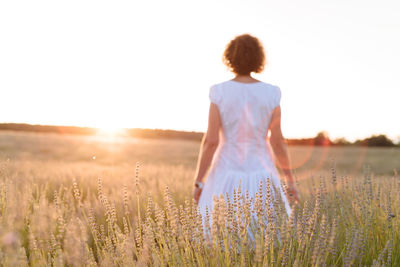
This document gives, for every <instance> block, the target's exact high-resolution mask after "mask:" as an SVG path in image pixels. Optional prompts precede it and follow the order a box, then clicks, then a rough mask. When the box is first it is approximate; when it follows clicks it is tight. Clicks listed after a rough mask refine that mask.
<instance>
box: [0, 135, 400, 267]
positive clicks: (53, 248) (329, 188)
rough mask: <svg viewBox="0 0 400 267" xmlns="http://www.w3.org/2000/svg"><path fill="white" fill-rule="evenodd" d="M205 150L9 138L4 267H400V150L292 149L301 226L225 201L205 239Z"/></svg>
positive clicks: (4, 162)
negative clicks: (201, 182)
mask: <svg viewBox="0 0 400 267" xmlns="http://www.w3.org/2000/svg"><path fill="white" fill-rule="evenodd" d="M199 145H200V143H199V142H194V141H179V140H151V139H132V138H131V139H124V138H115V137H112V136H102V137H101V136H73V135H57V134H33V133H20V132H19V133H17V132H0V262H1V264H2V265H6V266H17V265H19V266H25V265H31V266H38V265H54V266H64V265H71V266H82V265H91V266H97V265H100V266H113V265H114V266H122V265H139V266H141V265H142V266H147V265H155V266H158V265H165V266H174V265H182V266H185V265H186V266H209V265H218V266H219V265H226V266H230V265H241V266H250V265H260V266H261V265H263V266H264V265H267V264H268V265H270V266H286V265H297V266H310V265H313V266H314V265H316V266H319V265H324V264H326V265H327V266H331V265H339V266H340V265H344V266H352V265H353V266H358V265H361V266H364V265H367V266H370V265H376V266H380V265H382V266H399V265H400V230H399V228H400V225H399V212H400V197H399V195H400V194H399V192H400V178H399V176H398V175H397V171H396V170H399V169H400V149H399V148H366V147H300V146H299V147H290V148H289V150H290V155H291V159H292V163H293V166H294V167H295V175H296V181H297V184H298V189H299V193H300V199H301V202H300V204H299V205H298V206H297V207H296V208H295V209H294V213H293V216H291V217H290V218H289V219H288V218H285V214H284V213H282V212H281V213H279V212H278V214H277V217H276V218H275V219H276V223H274V224H272V223H271V224H268V225H265V224H263V225H258V226H257V225H252V224H250V221H249V218H248V216H247V215H246V214H248V213H247V212H248V210H249V208H248V207H249V206H248V202H246V201H248V200H246V199H245V198H244V199H242V198H239V197H238V202H240V203H241V202H244V203H242V205H241V204H237V203H235V205H229V204H231V203H225V202H224V201H223V199H221V200H220V201H219V202H218V203H219V204H218V207H219V208H217V209H216V211H215V213H213V214H212V215H211V214H210V216H215V218H216V220H215V221H217V223H216V224H215V225H212V226H210V233H211V235H210V238H209V239H203V238H202V235H201V231H202V230H201V229H202V228H201V223H199V214H198V213H197V211H196V208H195V205H194V204H193V203H192V201H191V198H192V188H193V176H194V171H195V166H196V160H197V156H198V152H199ZM270 201H273V200H270ZM255 202H256V203H257V201H255ZM256 203H255V204H256ZM273 203H274V204H273V205H274V206H275V207H276V209H277V210H278V211H279V210H280V209H281V208H282V203H281V202H280V201H279V198H278V199H276V200H274V201H273ZM225 204H228V205H226V206H225ZM239 214H245V216H244V217H243V218H242V217H241V216H239ZM258 214H259V216H263V217H264V218H267V217H268V218H269V219H274V218H273V217H271V216H273V215H271V213H270V211H269V210H259V211H258ZM213 218H214V217H213ZM287 219H288V220H287ZM213 221H214V220H213ZM260 221H262V220H260ZM229 223H230V224H229ZM227 224H229V227H227V226H226V225H227ZM248 227H253V228H252V229H255V230H254V231H256V233H257V239H256V240H257V242H256V244H255V248H253V247H252V245H251V244H249V243H248V240H247V239H246V238H245V236H246V235H245V232H246V230H247V228H248ZM278 232H280V235H281V237H282V238H281V240H280V241H279V240H278V238H277V234H278Z"/></svg>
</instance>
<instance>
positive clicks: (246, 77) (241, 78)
mask: <svg viewBox="0 0 400 267" xmlns="http://www.w3.org/2000/svg"><path fill="white" fill-rule="evenodd" d="M232 80H233V81H237V82H243V83H251V82H259V80H256V79H254V78H253V77H251V75H250V74H248V75H236V76H235V78H233V79H232Z"/></svg>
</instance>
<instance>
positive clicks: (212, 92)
mask: <svg viewBox="0 0 400 267" xmlns="http://www.w3.org/2000/svg"><path fill="white" fill-rule="evenodd" d="M208 97H209V98H210V101H211V102H212V103H214V104H217V105H218V103H219V95H218V93H217V90H216V88H215V86H214V85H212V86H211V87H210V92H209V94H208Z"/></svg>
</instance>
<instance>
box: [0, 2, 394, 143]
mask: <svg viewBox="0 0 400 267" xmlns="http://www.w3.org/2000/svg"><path fill="white" fill-rule="evenodd" d="M399 14H400V3H399V1H395V0H393V1H388V0H379V1H368V0H360V1H359V0H357V1H356V0H346V1H345V0H335V1H333V0H331V1H323V0H303V1H298V0H279V1H265V0H264V1H255V0H243V1H238V0H228V1H222V0H218V1H217V0H202V1H190V0H183V1H176V0H168V1H165V0H158V1H135V0H131V1H99V0H95V1H87V0H78V1H75V0H68V1H55V0H50V1H18V0H12V1H1V2H0V93H1V94H0V97H1V102H0V122H26V123H34V124H54V125H78V126H94V127H105V128H110V127H124V128H163V129H178V130H195V131H205V130H206V127H207V112H208V105H209V99H208V90H209V87H210V86H211V85H212V84H214V83H218V82H222V81H225V80H228V79H231V78H233V75H232V74H231V73H229V72H228V71H227V70H226V68H225V66H223V64H222V61H221V56H222V53H223V50H224V48H225V45H226V44H227V42H228V41H229V40H230V39H232V38H233V37H234V36H235V35H239V34H242V33H250V34H253V35H254V36H256V37H258V38H259V39H260V40H261V41H262V42H263V44H264V47H265V50H266V54H267V61H268V65H267V67H266V69H265V71H264V72H263V73H262V74H259V75H255V76H254V77H255V78H257V79H261V80H263V81H265V82H268V83H272V84H274V85H278V86H279V87H280V88H281V91H282V101H281V107H282V129H283V133H284V136H285V137H288V138H295V137H311V136H315V134H316V133H317V132H319V131H320V130H325V131H327V132H328V133H329V134H330V137H331V138H336V137H346V138H348V139H349V140H354V139H356V138H363V137H367V136H370V135H371V134H378V133H384V134H387V135H388V136H389V137H391V138H396V137H398V136H399V135H400V123H399V116H400V104H399V101H400V67H399V62H400V50H399V47H400V16H399Z"/></svg>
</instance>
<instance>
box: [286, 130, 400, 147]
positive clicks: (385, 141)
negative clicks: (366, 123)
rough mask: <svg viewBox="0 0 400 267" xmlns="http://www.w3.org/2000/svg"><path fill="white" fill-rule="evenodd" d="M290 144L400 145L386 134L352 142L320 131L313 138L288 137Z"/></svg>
mask: <svg viewBox="0 0 400 267" xmlns="http://www.w3.org/2000/svg"><path fill="white" fill-rule="evenodd" d="M287 143H288V145H313V146H370V147H396V146H397V147H400V143H398V144H395V143H394V142H393V141H392V140H391V139H390V138H388V137H387V136H386V135H384V134H380V135H372V136H371V137H368V138H365V139H361V140H360V139H359V140H356V141H355V142H353V143H352V142H350V141H348V140H346V139H345V138H343V137H342V138H338V139H335V140H333V141H332V140H331V139H330V138H329V136H328V134H327V133H326V132H319V133H318V134H317V135H316V136H315V137H313V138H303V139H288V140H287Z"/></svg>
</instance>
